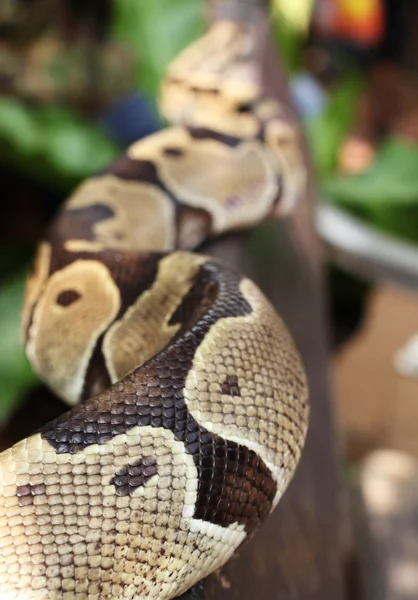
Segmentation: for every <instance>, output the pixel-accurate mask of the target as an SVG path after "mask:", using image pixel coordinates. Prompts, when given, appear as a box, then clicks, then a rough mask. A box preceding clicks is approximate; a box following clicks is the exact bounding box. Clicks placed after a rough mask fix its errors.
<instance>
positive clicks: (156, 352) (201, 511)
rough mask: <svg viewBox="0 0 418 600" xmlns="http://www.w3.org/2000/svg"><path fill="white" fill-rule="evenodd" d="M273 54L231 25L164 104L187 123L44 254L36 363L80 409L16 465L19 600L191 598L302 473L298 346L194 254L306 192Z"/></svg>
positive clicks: (9, 470) (212, 39)
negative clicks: (271, 67)
mask: <svg viewBox="0 0 418 600" xmlns="http://www.w3.org/2000/svg"><path fill="white" fill-rule="evenodd" d="M255 46H256V44H255V37H254V31H253V30H252V26H251V24H248V23H241V24H240V23H238V24H237V23H236V22H232V21H228V20H221V21H218V22H216V23H215V24H214V25H213V26H212V27H211V28H210V29H209V31H208V32H207V33H206V34H205V36H204V37H203V38H202V39H200V40H198V41H197V42H195V43H194V44H193V45H191V46H190V47H189V48H188V49H186V50H185V51H184V52H183V53H182V54H180V56H179V57H178V58H177V59H176V60H175V61H174V62H173V63H172V65H171V66H170V67H169V68H168V72H167V75H166V78H165V80H164V83H163V86H162V93H161V106H162V109H163V112H164V114H165V115H166V117H167V119H168V120H169V121H170V122H171V123H173V125H172V126H171V127H169V128H167V129H165V130H163V131H161V132H159V133H156V134H154V135H153V136H151V137H149V138H145V139H143V140H140V141H138V142H137V143H135V144H133V146H131V147H130V148H129V149H128V150H127V152H126V153H125V155H123V156H122V157H121V158H120V159H118V160H117V161H116V162H115V163H113V164H112V165H111V166H110V167H109V168H108V169H106V170H105V171H104V172H103V173H100V174H98V175H97V176H95V177H92V178H91V179H89V180H88V181H86V182H85V183H83V184H82V185H81V186H80V187H79V188H78V189H77V190H76V191H75V192H74V194H73V195H72V196H71V197H70V199H69V200H68V201H67V203H65V205H64V206H63V208H62V209H61V210H60V212H59V214H58V215H57V217H56V218H55V220H54V221H53V223H52V225H51V227H50V229H49V231H48V234H47V236H46V237H45V240H44V241H43V242H42V243H41V245H40V247H39V250H38V254H37V257H36V261H35V266H34V269H33V273H32V275H31V277H30V279H29V281H28V285H27V290H26V298H25V305H24V310H23V315H22V329H23V335H24V339H25V345H26V350H27V354H28V356H29V358H30V360H31V362H32V365H33V367H34V368H35V370H36V371H37V373H38V374H39V375H40V377H41V378H42V379H44V380H45V381H46V382H47V383H48V384H49V386H50V387H51V388H52V389H53V390H54V391H55V392H56V393H57V394H58V395H59V396H61V397H62V398H64V399H65V400H66V401H67V402H68V403H69V404H71V405H73V408H72V409H71V410H70V411H69V412H67V413H66V414H64V415H63V416H62V417H60V418H58V419H56V420H55V421H53V422H52V423H49V424H48V425H46V426H45V427H44V428H43V429H42V430H41V431H39V432H37V433H36V434H34V435H33V436H31V437H29V438H27V439H25V440H23V441H21V442H19V443H18V444H16V445H15V446H13V447H12V448H10V449H9V450H7V451H5V452H3V453H2V454H1V455H0V473H1V477H0V523H1V524H0V597H1V599H2V600H106V599H107V600H122V599H128V598H131V599H136V600H145V599H149V598H158V599H160V600H166V599H167V600H168V599H170V598H174V597H176V596H178V595H180V594H181V593H182V592H184V591H185V590H187V589H188V588H189V587H191V586H192V585H193V584H194V583H195V582H197V581H198V580H200V579H201V578H203V577H205V576H206V575H208V574H209V573H211V572H212V571H214V570H215V569H217V568H219V567H220V566H222V565H223V564H224V563H225V562H226V561H227V560H228V558H230V557H231V555H232V554H233V553H234V552H235V550H236V549H237V548H238V547H239V546H240V545H241V544H242V543H243V542H244V540H246V539H248V538H249V537H250V536H251V535H252V534H253V532H254V531H255V530H256V529H257V527H258V526H259V524H260V523H261V522H262V521H263V520H264V518H265V517H266V516H267V515H268V514H269V513H270V512H271V511H272V510H273V508H274V507H275V506H276V504H277V502H278V501H279V499H280V497H281V496H282V494H283V492H284V490H285V489H286V487H287V485H288V483H289V481H290V479H291V477H292V475H293V473H294V471H295V468H296V466H297V463H298V460H299V458H300V454H301V450H302V447H303V443H304V439H305V435H306V430H307V422H308V406H307V385H306V379H305V374H304V370H303V367H302V364H301V361H300V358H299V355H298V352H297V350H296V349H295V346H294V344H293V341H292V339H291V337H290V335H289V333H288V331H287V329H286V327H285V325H284V323H283V322H282V320H281V319H280V317H279V316H278V315H277V314H276V312H275V310H274V309H273V307H272V306H271V305H270V303H269V302H268V301H267V300H266V298H265V297H264V296H263V294H262V293H261V292H260V290H259V289H258V288H257V286H256V285H255V284H254V283H252V282H251V281H250V280H249V279H247V278H245V277H243V276H242V275H240V274H239V273H237V272H235V271H234V270H233V269H231V268H229V267H228V266H227V265H225V264H223V263H221V262H219V261H217V260H215V259H212V258H209V257H207V256H203V255H200V254H196V253H194V252H192V250H193V249H194V248H196V247H197V246H199V245H200V244H201V243H202V242H203V241H205V240H207V239H209V238H211V237H213V236H217V235H220V234H222V233H224V232H228V231H232V230H236V229H239V228H245V227H249V226H253V225H254V224H256V223H258V222H260V221H262V220H264V219H266V218H270V217H276V216H280V215H284V214H287V213H289V212H290V211H291V210H292V208H293V206H294V205H295V203H296V202H297V200H298V197H299V196H300V195H301V193H302V192H303V189H304V184H305V179H304V167H303V161H302V157H301V150H300V142H299V133H298V129H297V126H296V124H295V123H294V122H293V121H292V119H291V117H290V116H289V115H288V114H287V112H286V110H285V108H284V107H283V106H281V105H280V104H279V103H278V102H276V101H275V100H273V99H270V98H267V97H265V96H264V94H263V90H262V87H261V84H260V83H259V81H258V79H257V77H258V66H257V61H256V60H255V54H256V52H255ZM273 259H274V257H272V260H273Z"/></svg>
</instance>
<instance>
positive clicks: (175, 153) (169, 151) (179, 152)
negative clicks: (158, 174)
mask: <svg viewBox="0 0 418 600" xmlns="http://www.w3.org/2000/svg"><path fill="white" fill-rule="evenodd" d="M163 152H164V154H165V155H166V156H172V157H174V158H180V157H182V156H184V154H185V152H184V150H183V149H182V148H174V147H170V148H164V150H163Z"/></svg>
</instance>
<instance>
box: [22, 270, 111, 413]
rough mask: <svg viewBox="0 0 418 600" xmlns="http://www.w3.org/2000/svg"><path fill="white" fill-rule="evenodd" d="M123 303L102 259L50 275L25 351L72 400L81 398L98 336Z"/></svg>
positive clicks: (52, 382) (69, 400)
mask: <svg viewBox="0 0 418 600" xmlns="http://www.w3.org/2000/svg"><path fill="white" fill-rule="evenodd" d="M119 306H120V297H119V290H118V288H117V287H116V285H115V283H114V282H113V279H112V277H111V275H110V273H109V271H108V269H107V268H106V267H105V266H104V265H103V264H102V263H100V262H97V261H93V260H77V261H75V262H74V263H72V264H71V265H69V266H67V267H65V268H63V269H61V270H60V271H57V272H56V273H54V274H53V275H52V276H51V277H50V279H49V280H48V283H47V284H46V286H45V289H44V291H43V293H42V296H41V297H40V299H39V301H38V303H37V305H36V307H35V310H34V313H33V321H32V325H31V327H30V330H29V341H28V344H27V354H28V357H29V358H30V360H31V362H32V365H33V366H34V368H35V369H36V371H37V372H38V373H39V375H40V376H41V377H43V378H44V379H45V380H46V381H47V382H48V384H49V385H50V387H51V388H52V389H53V390H54V392H55V393H57V394H58V395H59V396H61V397H62V398H65V399H66V400H67V401H68V402H69V403H70V404H73V403H76V402H77V400H78V399H79V396H80V393H81V391H82V388H83V384H84V375H85V373H86V369H87V366H88V362H89V360H90V357H91V354H92V352H93V349H94V346H95V344H96V341H97V339H98V338H99V336H100V335H101V334H102V333H103V331H105V329H106V328H107V327H108V326H109V324H110V323H111V322H112V321H113V319H114V318H115V317H116V315H117V313H118V310H119Z"/></svg>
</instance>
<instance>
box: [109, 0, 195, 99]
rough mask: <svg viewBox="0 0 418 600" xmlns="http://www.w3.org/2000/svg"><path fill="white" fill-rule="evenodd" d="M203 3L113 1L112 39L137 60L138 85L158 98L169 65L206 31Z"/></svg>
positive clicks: (177, 0) (180, 0)
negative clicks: (182, 50) (134, 55)
mask: <svg viewBox="0 0 418 600" xmlns="http://www.w3.org/2000/svg"><path fill="white" fill-rule="evenodd" d="M203 8H204V3H203V2H202V0H175V2H173V0H158V2H153V1H150V0H114V16H113V19H112V29H111V33H112V37H113V38H114V39H115V40H116V41H118V42H123V43H126V44H129V46H130V48H131V49H133V50H134V51H135V54H136V56H137V57H138V72H137V80H136V83H137V85H138V87H140V88H141V89H142V90H144V91H146V92H147V93H148V94H149V95H150V97H151V98H153V99H154V98H155V97H156V95H157V92H158V85H159V81H160V79H161V76H162V75H163V73H164V69H165V67H166V65H167V64H168V62H169V61H170V60H171V59H172V58H174V56H175V55H176V54H177V53H178V52H179V51H180V50H181V49H182V48H184V47H185V46H186V45H187V44H188V43H189V42H191V41H192V40H193V39H195V38H197V37H198V36H199V35H200V34H201V33H202V32H203V28H204V20H203V16H204V15H203Z"/></svg>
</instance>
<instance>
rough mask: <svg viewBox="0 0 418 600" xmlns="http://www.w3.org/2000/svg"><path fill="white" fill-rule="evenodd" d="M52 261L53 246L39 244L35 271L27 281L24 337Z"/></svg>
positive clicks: (23, 319) (23, 318)
mask: <svg viewBox="0 0 418 600" xmlns="http://www.w3.org/2000/svg"><path fill="white" fill-rule="evenodd" d="M50 262H51V246H50V244H47V243H43V244H41V245H40V246H39V248H38V252H37V254H36V259H35V263H34V267H33V273H32V275H31V276H30V277H29V278H28V280H27V282H26V289H25V298H24V304H23V310H22V318H21V331H22V338H23V339H24V340H25V342H26V339H27V336H28V327H29V325H30V321H31V318H32V311H33V307H34V306H35V303H36V301H37V300H38V298H39V295H40V293H41V291H42V288H43V285H44V283H45V281H46V279H47V277H48V272H49V265H50Z"/></svg>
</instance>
